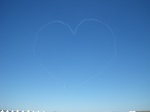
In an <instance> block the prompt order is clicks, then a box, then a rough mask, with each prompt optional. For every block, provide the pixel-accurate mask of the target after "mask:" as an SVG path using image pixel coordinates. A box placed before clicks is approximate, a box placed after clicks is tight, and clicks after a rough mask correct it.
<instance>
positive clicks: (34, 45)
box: [33, 19, 117, 89]
mask: <svg viewBox="0 0 150 112" xmlns="http://www.w3.org/2000/svg"><path fill="white" fill-rule="evenodd" d="M91 21H92V22H97V23H99V24H102V25H103V26H105V27H106V28H107V29H108V30H109V31H110V32H111V34H112V38H113V47H114V55H113V56H112V58H111V60H110V61H109V63H108V64H107V66H106V67H105V68H104V69H105V70H106V69H107V68H108V67H109V66H110V65H111V63H112V61H113V60H114V58H115V57H116V55H117V46H116V37H115V35H114V32H113V30H112V28H111V27H110V26H109V25H107V24H106V23H104V22H102V21H100V20H98V19H83V20H82V21H81V22H80V23H79V24H77V25H76V27H75V28H74V29H72V27H71V26H70V25H69V24H67V23H64V22H63V21H60V20H56V21H52V22H49V23H48V24H46V25H44V26H42V27H41V28H40V29H38V30H37V32H36V37H35V41H34V44H33V57H34V59H35V60H36V61H37V62H38V63H39V65H40V66H41V67H42V68H43V69H44V70H45V71H46V72H47V73H48V74H49V75H50V76H51V77H55V78H57V79H59V80H60V81H61V82H62V83H63V84H64V86H63V87H64V89H66V85H67V84H69V83H68V82H67V81H65V80H64V79H62V78H60V77H58V76H54V75H52V74H51V73H50V71H49V70H48V69H47V68H46V66H44V65H43V64H42V62H41V61H40V60H39V59H38V58H37V56H36V53H35V50H36V44H37V42H38V36H39V32H40V31H42V30H43V29H44V28H46V27H47V26H48V25H52V24H55V23H59V24H62V25H64V26H66V27H67V28H68V29H69V30H70V31H71V33H72V34H73V35H75V34H76V33H77V31H78V29H79V27H80V26H81V25H82V24H83V23H85V22H91ZM100 74H102V72H99V73H97V74H95V75H92V76H91V77H89V78H88V79H85V80H84V81H83V82H81V83H80V84H78V85H77V86H76V87H80V86H83V85H85V84H86V83H88V82H89V81H90V80H92V79H94V78H96V77H98V76H99V75H100Z"/></svg>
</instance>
